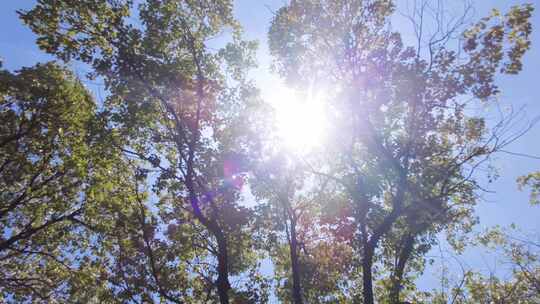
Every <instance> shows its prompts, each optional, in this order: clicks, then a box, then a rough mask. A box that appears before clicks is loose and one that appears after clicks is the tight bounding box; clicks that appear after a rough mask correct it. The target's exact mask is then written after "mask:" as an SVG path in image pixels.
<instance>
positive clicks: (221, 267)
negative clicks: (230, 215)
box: [186, 180, 231, 304]
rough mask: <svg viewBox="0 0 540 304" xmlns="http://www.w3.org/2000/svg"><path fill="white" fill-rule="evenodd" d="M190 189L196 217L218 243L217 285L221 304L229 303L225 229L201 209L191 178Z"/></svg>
mask: <svg viewBox="0 0 540 304" xmlns="http://www.w3.org/2000/svg"><path fill="white" fill-rule="evenodd" d="M186 184H187V187H188V190H189V192H190V194H189V195H190V201H191V206H192V208H193V212H194V214H195V217H196V218H197V219H198V220H199V221H200V222H201V223H202V224H203V225H204V226H205V227H206V228H207V229H208V230H209V231H210V233H212V235H214V237H215V238H216V241H217V243H218V256H217V259H218V267H217V268H218V269H217V271H218V278H217V281H216V285H217V286H216V287H217V290H218V296H219V303H220V304H229V290H230V289H231V284H230V283H229V265H228V264H229V257H228V251H227V250H228V246H227V239H226V238H225V235H224V234H223V230H221V227H219V225H218V224H217V222H215V221H213V220H211V219H208V218H207V217H206V216H205V215H204V214H203V213H202V211H201V209H200V207H199V202H198V200H197V197H196V195H195V191H194V190H193V184H192V182H191V180H188V182H187V183H186Z"/></svg>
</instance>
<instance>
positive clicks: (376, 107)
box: [269, 0, 532, 303]
mask: <svg viewBox="0 0 540 304" xmlns="http://www.w3.org/2000/svg"><path fill="white" fill-rule="evenodd" d="M421 3H424V4H422V5H419V7H423V8H424V9H425V8H426V7H427V5H428V4H425V3H427V2H421ZM531 11H532V6H531V5H524V6H516V7H513V8H512V9H511V10H510V11H509V12H508V13H506V14H505V15H502V14H501V13H500V12H498V11H493V12H492V15H491V16H489V17H486V18H483V19H481V20H480V22H478V23H477V24H476V25H474V26H473V27H472V28H470V29H468V30H467V31H465V32H464V33H463V35H462V36H461V41H462V44H461V45H460V46H459V49H454V50H453V49H452V47H451V45H449V44H448V41H449V39H450V38H451V37H452V35H454V34H455V32H456V31H457V30H458V29H459V28H460V25H461V23H460V22H463V19H460V20H458V22H457V23H456V25H455V26H450V28H449V29H448V30H445V28H444V27H443V28H442V29H441V27H439V29H441V30H437V32H435V33H434V34H433V35H432V36H431V37H427V38H426V37H424V36H422V35H423V34H422V33H423V29H422V21H421V20H417V21H418V22H417V23H415V24H416V25H418V26H420V27H419V28H416V30H417V31H416V33H417V34H418V36H417V38H418V45H417V46H416V47H405V46H404V43H403V41H402V39H401V35H400V34H399V33H397V32H393V31H392V30H391V28H390V27H389V26H388V25H389V17H390V16H391V14H392V13H393V12H394V4H393V2H392V1H321V0H318V1H292V2H291V3H290V4H289V5H286V6H285V7H283V8H281V9H280V10H279V11H278V12H276V14H275V16H274V19H273V21H272V25H271V28H270V31H269V44H270V49H271V53H272V54H273V56H274V58H275V66H276V69H277V70H278V72H279V73H280V74H281V75H282V76H283V77H284V78H286V79H287V80H288V81H289V82H290V83H295V84H296V86H298V87H305V86H308V85H313V84H315V85H316V86H324V87H325V90H327V91H328V92H333V93H334V94H333V95H331V96H329V98H328V103H329V107H330V108H331V109H330V110H329V113H333V115H334V117H333V118H334V121H333V128H334V129H335V137H334V138H335V140H334V141H332V142H331V143H328V144H327V146H328V147H329V149H328V150H330V153H328V154H327V155H328V156H327V161H328V163H329V164H330V165H329V166H327V167H328V170H315V171H316V172H315V173H317V174H319V175H321V176H326V177H328V176H330V177H331V178H332V179H333V180H334V181H335V183H336V184H337V185H340V186H341V188H342V191H343V192H344V193H345V194H346V195H347V201H348V203H349V205H350V210H351V214H350V217H354V220H355V225H356V226H355V232H356V238H357V246H356V253H357V254H358V255H360V257H361V261H362V265H361V269H362V281H363V295H362V297H361V298H358V299H357V301H358V302H363V303H374V301H375V299H374V292H373V280H374V277H373V275H374V273H373V264H374V262H381V260H380V259H376V253H377V252H382V251H381V250H382V248H381V242H391V245H389V246H391V247H392V248H393V249H394V250H395V252H396V254H395V257H396V258H395V261H394V262H393V263H392V264H391V265H390V268H391V270H390V271H391V282H392V283H391V285H390V287H389V290H390V292H389V295H388V296H387V297H386V298H387V299H388V301H389V302H391V303H398V302H399V301H401V297H400V290H401V285H402V284H401V282H402V281H403V275H404V271H405V267H406V266H407V264H410V259H411V258H413V257H414V256H415V255H416V254H417V253H421V252H425V250H426V246H427V248H429V245H430V244H431V243H432V241H433V238H432V236H433V235H434V234H435V233H437V232H439V231H441V230H443V229H449V228H451V227H452V226H453V227H457V226H459V225H461V227H460V229H465V230H467V229H469V228H470V227H471V224H472V223H474V218H473V217H472V216H471V212H472V207H473V206H474V203H475V197H476V196H475V191H476V190H479V189H480V186H479V184H478V183H477V182H476V181H475V175H474V171H475V169H476V168H478V166H480V165H481V164H482V163H484V162H485V161H487V160H488V159H489V156H490V155H491V154H493V153H495V152H496V151H498V150H500V149H501V148H502V147H503V146H505V145H506V144H508V143H510V142H512V141H513V140H515V138H513V137H511V136H508V134H505V133H506V132H507V128H508V121H502V122H500V123H499V124H498V125H496V126H495V127H494V128H492V129H491V130H490V129H489V128H488V126H487V125H486V122H485V120H484V118H482V117H474V116H471V115H470V114H469V113H468V112H467V109H468V107H470V106H471V105H472V104H474V103H487V102H493V99H494V96H495V95H496V94H497V93H498V92H499V89H498V87H497V86H496V84H495V83H494V77H495V76H496V75H497V74H498V73H504V74H516V73H517V72H519V70H520V69H521V58H522V56H523V54H524V53H525V52H526V50H527V49H528V48H529V45H530V41H529V35H530V32H531V24H530V22H529V18H530V15H531ZM419 16H423V15H422V14H420V15H419ZM437 16H438V15H437ZM436 21H440V20H436ZM426 35H427V34H426ZM323 169H324V168H323ZM385 247H386V246H385ZM420 256H421V254H420ZM382 300H383V299H380V301H382Z"/></svg>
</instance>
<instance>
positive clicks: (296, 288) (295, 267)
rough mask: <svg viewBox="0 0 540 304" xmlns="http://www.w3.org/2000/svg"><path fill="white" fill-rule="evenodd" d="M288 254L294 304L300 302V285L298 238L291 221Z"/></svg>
mask: <svg viewBox="0 0 540 304" xmlns="http://www.w3.org/2000/svg"><path fill="white" fill-rule="evenodd" d="M289 248H290V255H291V268H292V276H293V289H292V295H293V301H294V304H302V287H301V282H300V277H301V276H300V264H299V261H298V240H297V239H296V223H295V222H294V221H291V243H290V247H289Z"/></svg>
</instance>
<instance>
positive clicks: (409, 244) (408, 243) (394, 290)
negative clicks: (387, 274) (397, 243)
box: [390, 234, 414, 304]
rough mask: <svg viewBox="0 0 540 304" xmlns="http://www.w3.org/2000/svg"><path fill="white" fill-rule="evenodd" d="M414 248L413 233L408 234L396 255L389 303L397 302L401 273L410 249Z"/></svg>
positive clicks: (401, 279)
mask: <svg viewBox="0 0 540 304" xmlns="http://www.w3.org/2000/svg"><path fill="white" fill-rule="evenodd" d="M413 248H414V235H412V234H409V235H407V237H406V238H405V241H404V245H403V248H401V251H400V253H399V256H398V261H397V265H396V268H395V270H394V273H393V275H392V286H391V289H390V303H391V304H399V303H401V302H400V300H399V294H400V292H401V282H402V281H403V273H404V269H405V265H406V264H407V262H408V260H409V258H410V256H411V253H412V250H413Z"/></svg>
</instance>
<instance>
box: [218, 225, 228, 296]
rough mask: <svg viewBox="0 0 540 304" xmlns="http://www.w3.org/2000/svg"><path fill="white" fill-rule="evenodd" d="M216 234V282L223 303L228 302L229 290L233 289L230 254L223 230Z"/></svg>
mask: <svg viewBox="0 0 540 304" xmlns="http://www.w3.org/2000/svg"><path fill="white" fill-rule="evenodd" d="M214 234H215V236H216V239H217V243H218V279H217V282H216V283H217V289H218V295H219V302H220V303H221V304H228V303H229V290H230V289H231V285H230V283H229V256H228V253H227V252H228V251H227V250H228V248H227V240H226V239H225V236H224V235H223V232H222V231H221V230H219V231H218V232H217V233H214Z"/></svg>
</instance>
